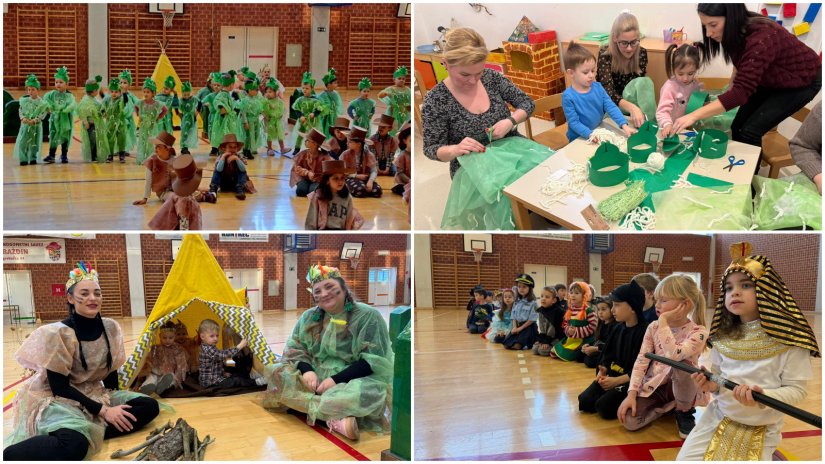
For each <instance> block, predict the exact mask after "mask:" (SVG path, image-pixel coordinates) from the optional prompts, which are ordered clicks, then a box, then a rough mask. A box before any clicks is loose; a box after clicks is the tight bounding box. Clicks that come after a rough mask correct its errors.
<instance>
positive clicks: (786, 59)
mask: <svg viewBox="0 0 825 464" xmlns="http://www.w3.org/2000/svg"><path fill="white" fill-rule="evenodd" d="M697 12H698V14H699V20H700V21H701V22H702V38H703V40H704V48H705V53H703V56H704V62H705V63H709V62H710V61H711V60H713V58H715V57H716V56H717V55H719V54H721V55H722V56H723V57H724V58H725V62H726V63H733V66H734V75H733V79H732V82H731V85H730V86H729V88H728V90H727V91H726V92H725V93H723V94H722V95H720V96H719V99H718V100H716V101H714V102H712V103H709V104H708V105H705V106H703V107H702V108H700V109H698V110H696V111H694V112H692V113H689V114H686V115H684V116H682V117H681V118H679V119H677V120H676V121H674V123H673V131H674V132H676V133H678V131H681V130H683V129H685V128H687V127H690V126H692V125H694V124H695V123H696V122H697V121H699V120H701V119H705V118H709V117H711V116H716V115H717V114H722V113H724V112H725V111H728V110H730V109H731V108H736V107H739V110H738V111H737V113H736V117H735V118H734V120H733V123H732V124H731V135H732V138H733V140H736V141H737V142H743V143H747V144H749V145H755V146H761V145H762V136H764V135H765V133H767V132H768V131H769V130H771V128H773V127H775V126H776V125H778V124H779V123H780V122H782V121H783V120H785V119H786V118H787V117H789V116H791V115H792V114H794V113H796V112H797V111H799V109H801V108H802V107H803V106H805V104H806V103H808V102H810V101H811V100H812V99H813V98H814V96H815V95H816V94H817V93H818V92H819V89H820V88H821V87H822V69H821V62H820V59H819V56H818V55H817V53H816V52H815V51H814V50H813V49H811V48H810V47H808V46H807V45H805V44H804V43H802V42H801V41H800V40H799V39H797V38H796V37H794V35H793V34H791V33H790V32H788V31H787V30H786V29H785V28H784V27H783V26H780V25H779V24H777V23H776V22H775V21H773V20H771V19H770V18H767V17H765V16H762V15H760V14H758V13H754V12H752V11H748V10H747V8H746V7H745V5H744V4H741V3H700V4H699V6H698V7H697ZM759 161H760V162H759V163H756V168H757V169H758V167H759V165H760V163H761V161H762V157H761V153H760V159H759Z"/></svg>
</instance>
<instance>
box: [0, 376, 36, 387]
mask: <svg viewBox="0 0 825 464" xmlns="http://www.w3.org/2000/svg"><path fill="white" fill-rule="evenodd" d="M29 377H31V376H30V375H27V376H25V377H23V378H22V379H20V380H18V381H17V382H14V383H13V384H11V385H7V386H5V387H3V391H6V390H8V389H9V388H11V387H13V386H15V385H17V384H19V383H21V382H23V381H24V380H29Z"/></svg>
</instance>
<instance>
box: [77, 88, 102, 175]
mask: <svg viewBox="0 0 825 464" xmlns="http://www.w3.org/2000/svg"><path fill="white" fill-rule="evenodd" d="M102 80H103V78H102V77H100V76H95V77H94V78H93V79H88V80H87V81H86V86H85V88H86V95H84V96H83V98H82V99H81V100H80V104H79V105H77V116H78V118H79V119H80V125H81V126H83V130H82V131H81V132H80V142H81V143H80V146H81V151H82V153H83V161H92V162H100V163H103V162H104V161H105V159H104V158H103V156H104V155H108V154H109V141H108V139H107V137H106V124H105V123H104V121H103V114H102V111H101V107H102V104H101V103H100V102H99V101H98V100H97V98H95V95H98V94H99V92H100V82H101V81H102Z"/></svg>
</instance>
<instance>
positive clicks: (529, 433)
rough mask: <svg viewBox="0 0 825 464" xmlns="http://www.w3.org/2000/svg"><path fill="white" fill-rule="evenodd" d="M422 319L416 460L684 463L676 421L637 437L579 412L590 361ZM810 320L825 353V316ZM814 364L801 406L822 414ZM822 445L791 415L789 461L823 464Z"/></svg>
mask: <svg viewBox="0 0 825 464" xmlns="http://www.w3.org/2000/svg"><path fill="white" fill-rule="evenodd" d="M414 313H415V377H414V378H415V435H414V437H415V439H414V440H415V443H414V445H415V446H414V454H415V459H416V460H475V461H487V460H566V461H584V460H587V461H610V460H636V461H644V460H665V461H669V460H673V459H675V458H676V455H677V453H678V452H679V448H680V446H681V443H682V440H681V439H680V438H679V434H678V432H677V430H676V419H675V417H674V416H673V415H670V416H665V417H664V418H662V419H659V420H658V421H656V422H654V423H653V424H651V425H650V426H648V427H647V428H645V429H643V430H641V431H639V432H635V433H631V432H628V431H626V430H625V429H624V427H622V426H621V424H619V422H618V421H606V420H603V419H601V418H599V417H598V416H597V415H591V414H585V413H580V412H579V411H578V395H579V393H581V392H582V391H584V389H585V388H587V386H588V385H590V383H591V382H592V381H593V378H594V372H593V371H592V370H591V369H588V368H587V367H585V366H584V365H583V364H579V363H566V362H563V361H558V360H551V359H548V358H544V357H540V356H535V355H533V353H532V351H521V352H516V351H508V350H505V349H503V348H502V347H501V345H495V344H490V343H488V342H487V341H485V340H482V339H481V338H480V337H479V335H471V334H469V333H467V332H466V329H465V328H464V323H465V320H466V317H467V315H466V311H465V310H464V309H457V310H456V309H453V310H448V309H436V310H432V309H416V310H415V311H414ZM811 323H812V326H813V328H814V331H815V332H816V333H817V334H818V336H819V342H820V346H821V343H822V341H821V335H822V320H821V316H817V317H814V318H812V320H811ZM811 363H812V365H813V380H812V381H810V382H809V383H808V397H807V399H806V400H805V401H804V402H803V404H801V405H797V406H799V407H801V408H802V409H805V410H808V411H812V412H814V413H816V414H822V394H821V391H822V358H811ZM702 409H703V408H700V409H699V411H700V412H701V410H702ZM697 418H698V416H697ZM821 443H822V431H821V430H819V429H816V428H815V427H813V426H810V425H808V424H805V423H803V422H800V421H799V420H797V419H793V418H790V417H786V418H785V425H784V428H783V440H782V442H781V443H780V445H779V449H780V450H781V451H783V452H784V453H785V455H786V456H787V457H788V458H789V459H793V460H797V459H799V460H810V461H820V460H821V458H822V445H821Z"/></svg>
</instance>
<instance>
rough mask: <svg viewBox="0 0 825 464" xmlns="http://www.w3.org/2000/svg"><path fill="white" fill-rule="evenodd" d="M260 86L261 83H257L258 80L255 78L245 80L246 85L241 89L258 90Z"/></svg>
mask: <svg viewBox="0 0 825 464" xmlns="http://www.w3.org/2000/svg"><path fill="white" fill-rule="evenodd" d="M260 86H261V83H260V82H258V78H257V77H256V78H255V79H249V80H247V81H246V83H245V84H244V86H243V88H244V90H258V88H259V87H260Z"/></svg>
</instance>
